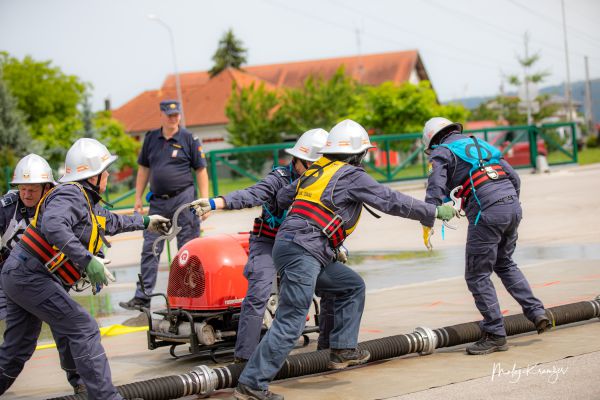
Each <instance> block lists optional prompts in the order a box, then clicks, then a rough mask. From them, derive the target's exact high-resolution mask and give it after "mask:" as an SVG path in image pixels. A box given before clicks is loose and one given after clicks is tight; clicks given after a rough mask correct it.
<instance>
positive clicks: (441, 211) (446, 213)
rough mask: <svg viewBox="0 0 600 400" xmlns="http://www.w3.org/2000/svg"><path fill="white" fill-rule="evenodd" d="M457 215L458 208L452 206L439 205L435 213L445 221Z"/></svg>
mask: <svg viewBox="0 0 600 400" xmlns="http://www.w3.org/2000/svg"><path fill="white" fill-rule="evenodd" d="M457 216H458V210H457V209H455V208H454V207H452V206H438V207H437V209H436V213H435V217H436V218H438V219H441V220H443V221H450V220H451V219H452V218H454V217H457Z"/></svg>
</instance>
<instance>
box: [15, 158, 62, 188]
mask: <svg viewBox="0 0 600 400" xmlns="http://www.w3.org/2000/svg"><path fill="white" fill-rule="evenodd" d="M28 183H51V184H53V185H56V182H54V176H52V168H50V165H48V162H47V161H46V160H44V159H43V158H42V157H40V156H38V155H37V154H29V155H26V156H25V157H23V158H21V159H20V160H19V162H18V163H17V166H16V167H15V173H14V174H13V178H12V181H10V184H11V185H21V184H28Z"/></svg>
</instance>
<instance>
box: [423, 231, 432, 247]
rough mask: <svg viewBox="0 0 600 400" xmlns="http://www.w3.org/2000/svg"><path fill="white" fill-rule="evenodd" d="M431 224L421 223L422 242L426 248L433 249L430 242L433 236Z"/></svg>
mask: <svg viewBox="0 0 600 400" xmlns="http://www.w3.org/2000/svg"><path fill="white" fill-rule="evenodd" d="M433 233H434V231H433V226H431V227H429V226H425V225H423V244H424V245H425V247H427V250H429V251H431V250H433V245H432V244H431V237H432V236H433Z"/></svg>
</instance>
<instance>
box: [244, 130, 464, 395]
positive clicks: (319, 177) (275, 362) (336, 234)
mask: <svg viewBox="0 0 600 400" xmlns="http://www.w3.org/2000/svg"><path fill="white" fill-rule="evenodd" d="M371 147H373V146H371V143H370V141H369V136H368V134H367V132H366V131H365V129H364V128H363V127H362V126H360V125H359V124H358V123H356V122H354V121H351V120H345V121H342V122H340V123H339V124H337V125H336V126H335V127H333V129H332V130H331V132H330V133H329V136H328V138H327V144H326V145H325V147H323V149H322V150H321V153H322V154H323V156H322V157H321V158H319V159H318V160H317V161H316V162H315V163H313V165H312V166H311V167H310V168H309V169H308V170H307V171H306V172H305V173H304V174H303V175H302V176H301V177H300V178H299V180H298V183H297V184H296V185H288V186H287V187H286V188H284V189H282V190H281V191H280V193H279V195H278V202H279V206H280V207H281V208H286V207H287V206H288V205H290V204H291V209H290V211H289V213H288V215H287V217H286V219H285V220H284V221H283V223H282V225H281V226H280V227H279V231H278V232H277V236H276V239H275V244H274V246H273V261H274V263H275V267H276V269H277V272H278V273H279V275H280V277H281V286H280V290H279V305H278V308H277V314H276V316H275V320H274V321H273V324H272V325H271V328H270V329H269V330H268V331H267V333H266V334H265V336H264V337H263V339H262V341H261V342H260V344H259V345H258V347H257V349H256V351H255V352H254V353H253V355H252V356H251V357H250V360H248V363H247V364H246V367H245V369H244V371H243V372H242V374H241V376H240V378H239V384H238V386H237V388H236V389H235V391H234V396H235V397H236V398H237V399H258V400H263V399H275V400H280V399H283V396H281V395H277V394H275V393H272V392H270V391H269V390H268V385H269V382H270V381H271V380H272V379H273V378H274V377H275V375H276V374H277V372H278V371H279V369H280V368H281V366H282V365H283V363H284V362H285V359H286V357H287V355H288V354H289V352H290V351H291V350H292V348H293V346H294V343H295V342H296V340H297V339H298V337H299V336H300V334H301V332H302V329H303V327H304V324H305V318H306V314H307V313H308V310H309V307H310V304H311V301H312V296H313V293H314V292H315V290H316V291H317V292H319V293H323V294H325V295H327V296H330V297H332V298H333V304H334V312H333V313H334V326H333V330H332V331H331V334H330V338H329V340H330V348H331V350H330V359H329V368H331V369H343V368H346V367H348V366H350V365H357V364H362V363H365V362H367V361H368V359H369V357H370V354H369V352H368V351H366V350H359V349H357V347H356V346H357V342H358V329H359V325H360V320H361V317H362V312H363V308H364V301H365V285H364V281H362V278H360V276H358V274H357V273H356V272H354V271H353V270H352V269H350V268H349V267H347V266H346V265H344V264H343V263H341V262H339V261H336V258H337V253H339V251H338V249H339V248H340V246H341V245H342V243H343V241H344V239H345V238H346V237H347V236H348V235H349V234H351V233H352V231H353V230H354V228H355V227H356V224H357V223H358V219H359V217H360V214H361V211H362V208H363V205H364V204H368V205H369V206H372V207H374V208H376V209H378V210H380V211H382V212H385V213H388V214H391V215H396V216H400V217H404V218H409V219H414V220H418V221H420V222H421V223H422V224H424V225H428V226H433V223H434V220H435V218H436V217H437V218H442V219H445V220H448V219H450V218H452V217H453V216H454V215H455V210H454V209H453V208H452V207H450V206H442V207H436V206H434V205H432V204H427V203H424V202H422V201H420V200H417V199H414V198H412V197H410V196H406V195H404V194H402V193H399V192H395V191H393V190H391V189H390V188H389V187H387V186H384V185H382V184H380V183H378V182H376V181H375V180H374V179H373V178H372V177H370V176H369V175H368V174H367V173H366V172H365V170H364V169H363V168H362V167H361V162H362V160H363V158H364V157H365V155H366V154H367V151H368V149H369V148H371ZM292 200H293V203H292ZM357 279H358V280H360V281H361V285H360V286H358V287H357V286H352V287H348V286H347V285H346V284H347V282H355V281H356V280H357Z"/></svg>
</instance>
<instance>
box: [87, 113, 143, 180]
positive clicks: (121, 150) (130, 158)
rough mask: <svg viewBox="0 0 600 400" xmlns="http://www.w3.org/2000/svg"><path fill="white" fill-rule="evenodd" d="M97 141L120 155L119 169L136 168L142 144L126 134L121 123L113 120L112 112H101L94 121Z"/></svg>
mask: <svg viewBox="0 0 600 400" xmlns="http://www.w3.org/2000/svg"><path fill="white" fill-rule="evenodd" d="M93 131H94V132H95V139H96V140H98V141H99V142H100V143H102V144H104V145H105V146H106V147H107V148H108V149H109V151H110V152H111V153H112V154H118V155H119V159H118V160H117V167H118V168H119V169H122V168H123V167H132V168H133V167H135V166H136V165H137V154H138V152H139V149H140V143H139V142H137V141H136V140H135V139H133V138H132V137H131V136H129V135H128V134H127V133H126V132H125V128H124V127H123V125H121V123H120V122H119V121H117V120H116V119H114V118H112V116H111V113H110V111H100V112H98V113H96V115H95V117H94V119H93Z"/></svg>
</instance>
